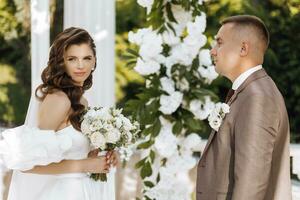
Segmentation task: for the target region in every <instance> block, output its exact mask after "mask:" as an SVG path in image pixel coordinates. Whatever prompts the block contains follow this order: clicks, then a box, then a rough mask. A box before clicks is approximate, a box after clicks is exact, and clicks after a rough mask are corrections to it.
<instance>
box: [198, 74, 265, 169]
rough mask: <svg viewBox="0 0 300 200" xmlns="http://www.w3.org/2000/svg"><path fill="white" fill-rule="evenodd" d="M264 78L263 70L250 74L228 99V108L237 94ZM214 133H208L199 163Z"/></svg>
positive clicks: (213, 131)
mask: <svg viewBox="0 0 300 200" xmlns="http://www.w3.org/2000/svg"><path fill="white" fill-rule="evenodd" d="M265 76H268V74H267V73H266V71H265V70H264V69H260V70H258V71H256V72H254V73H253V74H251V75H250V76H249V77H248V78H247V79H246V80H245V81H244V83H243V84H242V85H241V86H240V87H239V88H238V89H237V90H236V91H235V92H234V94H233V95H232V97H231V98H230V99H229V101H228V103H227V104H228V105H229V106H230V105H231V104H232V103H233V102H234V101H235V100H236V99H237V97H238V94H239V93H241V92H242V91H243V90H244V89H245V88H246V87H247V86H248V85H249V84H250V83H251V82H253V81H255V80H257V79H260V78H263V77H265ZM216 133H218V132H216V131H215V130H212V132H211V133H210V135H209V138H208V140H207V143H206V145H205V148H204V150H203V153H202V156H201V158H200V161H199V163H200V162H201V161H202V160H203V157H205V154H206V152H207V149H208V148H209V146H210V144H211V142H212V140H213V139H214V137H215V135H216Z"/></svg>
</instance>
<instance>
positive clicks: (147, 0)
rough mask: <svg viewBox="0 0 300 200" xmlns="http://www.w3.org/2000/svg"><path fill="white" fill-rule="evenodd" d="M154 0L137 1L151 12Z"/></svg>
mask: <svg viewBox="0 0 300 200" xmlns="http://www.w3.org/2000/svg"><path fill="white" fill-rule="evenodd" d="M153 2H154V0H137V3H138V4H139V5H140V6H142V7H144V8H146V9H147V13H150V11H151V8H152V4H153Z"/></svg>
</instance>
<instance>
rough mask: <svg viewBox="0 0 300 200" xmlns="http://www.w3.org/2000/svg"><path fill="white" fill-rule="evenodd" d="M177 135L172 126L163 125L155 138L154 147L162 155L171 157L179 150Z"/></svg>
mask: <svg viewBox="0 0 300 200" xmlns="http://www.w3.org/2000/svg"><path fill="white" fill-rule="evenodd" d="M177 142H178V139H177V137H176V136H175V135H174V134H173V132H172V126H163V127H162V128H161V130H160V132H159V134H158V136H157V137H156V138H155V143H154V147H155V148H156V150H157V152H158V153H159V154H160V155H161V156H162V157H166V158H168V157H170V156H172V155H173V154H174V153H175V152H176V151H177Z"/></svg>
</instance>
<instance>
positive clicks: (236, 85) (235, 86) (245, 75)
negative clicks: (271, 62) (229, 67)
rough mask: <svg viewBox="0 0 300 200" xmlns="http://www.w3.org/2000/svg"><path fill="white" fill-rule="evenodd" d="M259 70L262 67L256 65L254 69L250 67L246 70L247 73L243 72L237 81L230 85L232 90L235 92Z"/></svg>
mask: <svg viewBox="0 0 300 200" xmlns="http://www.w3.org/2000/svg"><path fill="white" fill-rule="evenodd" d="M260 69H262V66H261V65H257V66H255V67H252V68H251V69H248V70H247V71H245V72H243V73H242V74H241V75H239V77H237V79H235V80H234V82H233V84H232V89H233V90H237V89H238V88H239V87H240V86H241V85H242V84H243V82H244V81H245V80H246V79H247V78H248V77H249V76H250V75H251V74H253V73H254V72H256V71H258V70H260Z"/></svg>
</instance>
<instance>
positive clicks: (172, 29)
mask: <svg viewBox="0 0 300 200" xmlns="http://www.w3.org/2000/svg"><path fill="white" fill-rule="evenodd" d="M166 25H167V27H168V28H169V29H171V31H172V32H173V33H174V35H176V31H175V29H174V27H173V26H172V24H171V23H169V22H167V23H166Z"/></svg>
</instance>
